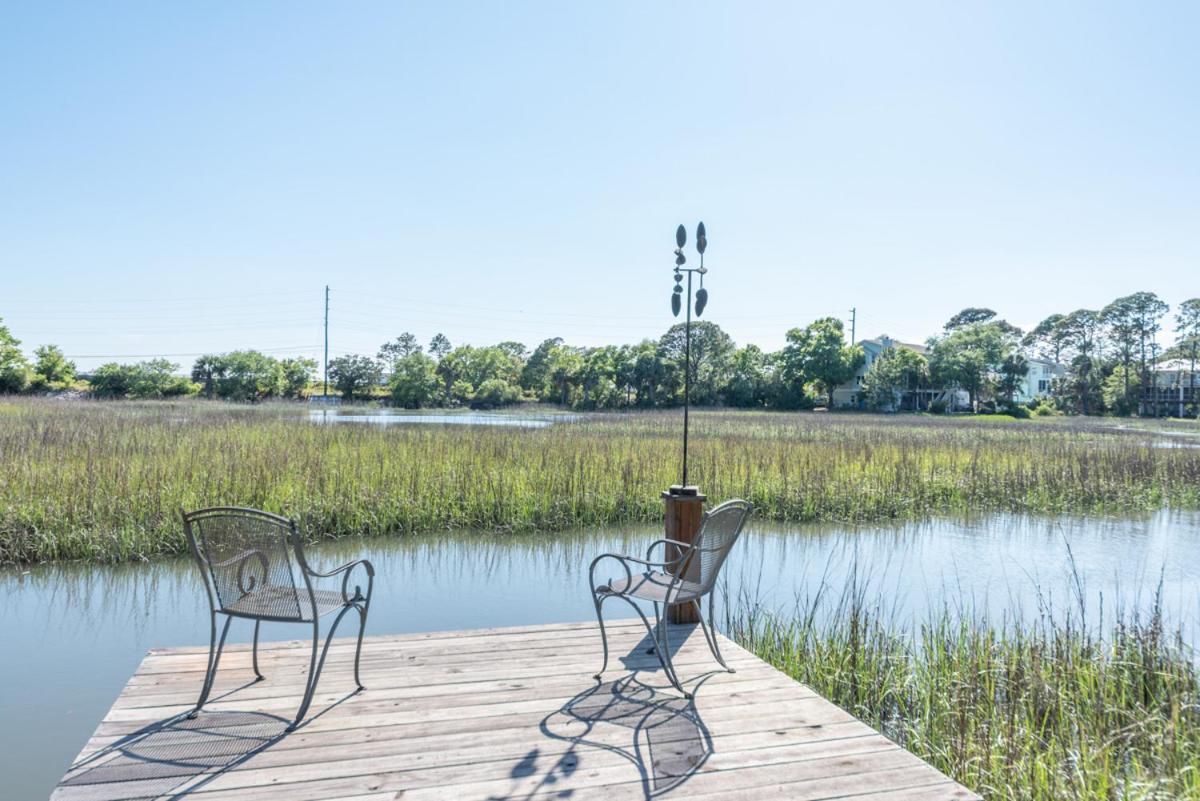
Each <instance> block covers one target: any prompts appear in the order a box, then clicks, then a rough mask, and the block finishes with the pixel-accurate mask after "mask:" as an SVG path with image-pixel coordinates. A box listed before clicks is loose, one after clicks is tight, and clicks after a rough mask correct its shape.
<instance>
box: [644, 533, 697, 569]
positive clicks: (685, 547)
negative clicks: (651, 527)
mask: <svg viewBox="0 0 1200 801" xmlns="http://www.w3.org/2000/svg"><path fill="white" fill-rule="evenodd" d="M660 545H675V546H677V547H678V548H679V551H680V553H679V556H677V557H675V558H674V559H672V560H671V563H672V564H674V563H675V562H679V561H680V560H682V559H683V558H684V557H685V556H686V555H687V552H688V551H689V550H691V548H692V547H693V543H690V542H680V541H679V540H673V539H669V538H667V537H664V538H663V539H661V540H655V541H654V542H652V543H650V545H649V546H648V547H647V548H646V558H647V559H649V558H650V554H651V552H652V551H653V550H654V549H655V548H657V547H658V546H660Z"/></svg>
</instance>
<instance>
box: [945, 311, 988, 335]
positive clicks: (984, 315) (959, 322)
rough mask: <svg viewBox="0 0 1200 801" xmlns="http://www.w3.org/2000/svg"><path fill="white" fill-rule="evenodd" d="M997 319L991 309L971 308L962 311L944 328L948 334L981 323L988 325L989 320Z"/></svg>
mask: <svg viewBox="0 0 1200 801" xmlns="http://www.w3.org/2000/svg"><path fill="white" fill-rule="evenodd" d="M995 317H996V313H995V312H994V311H992V310H991V309H984V308H977V307H975V306H969V307H967V308H965V309H963V310H962V311H960V312H959V313H958V314H956V315H954V316H953V317H951V318H950V319H949V320H948V321H947V322H946V325H945V327H944V328H943V330H944V331H947V332H949V331H957V330H958V329H960V328H966V327H968V326H973V325H978V324H980V323H986V322H988V321H989V320H993V319H995Z"/></svg>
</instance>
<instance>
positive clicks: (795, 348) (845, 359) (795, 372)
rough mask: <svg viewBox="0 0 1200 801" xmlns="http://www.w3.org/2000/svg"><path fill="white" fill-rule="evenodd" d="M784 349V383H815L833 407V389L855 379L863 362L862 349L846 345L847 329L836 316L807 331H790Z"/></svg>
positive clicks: (807, 328) (795, 329)
mask: <svg viewBox="0 0 1200 801" xmlns="http://www.w3.org/2000/svg"><path fill="white" fill-rule="evenodd" d="M787 342H788V344H787V345H786V346H785V347H784V349H783V371H784V380H785V381H786V382H787V383H788V384H791V385H792V386H793V387H803V385H804V384H807V383H809V382H812V383H813V384H815V385H816V387H817V391H818V392H821V393H822V394H824V395H825V396H826V397H827V399H828V404H829V408H833V390H834V389H835V388H837V386H838V385H839V384H844V383H845V382H847V381H849V380H850V379H851V378H853V377H854V372H855V371H856V370H858V368H859V367H860V366H861V365H862V363H863V358H864V357H863V352H862V348H860V347H858V346H857V345H855V346H848V345H847V344H846V334H845V329H844V328H843V327H842V321H841V320H839V319H837V318H836V317H823V318H821V319H820V320H816V321H814V322H812V323H810V324H809V325H808V326H807V327H806V328H803V329H800V328H793V329H792V330H791V331H788V332H787Z"/></svg>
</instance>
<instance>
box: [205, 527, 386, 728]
mask: <svg viewBox="0 0 1200 801" xmlns="http://www.w3.org/2000/svg"><path fill="white" fill-rule="evenodd" d="M183 529H184V532H185V533H186V534H187V541H188V547H189V548H190V549H191V552H192V556H193V557H195V559H196V562H197V563H198V564H199V565H200V573H201V576H202V577H203V580H204V589H205V592H206V593H207V594H208V603H209V608H210V610H211V622H212V634H211V637H210V640H209V647H208V668H207V670H206V671H205V674H204V686H203V687H202V688H201V690H200V700H198V701H197V702H196V707H195V709H193V710H192V711H191V712H190V713H189V714H188V717H191V718H194V717H196V716H197V715H198V714H200V710H201V709H202V708H203V707H204V704H205V702H206V701H207V700H208V696H209V693H210V692H212V687H213V680H214V679H215V678H216V675H217V665H218V663H220V661H221V651H222V649H223V648H224V647H225V637H226V635H227V634H229V625H230V624H231V623H232V622H233V619H234V618H235V617H236V618H245V619H248V620H253V621H254V647H253V664H254V675H255V676H256V678H257V680H259V681H261V680H262V678H263V675H262V672H261V671H260V670H259V669H258V631H259V627H260V626H261V625H262V622H263V621H264V620H265V621H271V622H280V623H303V624H306V625H311V626H312V637H313V640H312V656H311V657H310V660H309V669H308V681H307V684H306V685H305V689H304V700H303V701H302V702H301V704H300V711H299V712H297V713H296V719H295V720H294V721H293V722H292V724H291V726H290V727H289V729H294V728H296V727H297V726H298V725H300V722H301V721H303V720H304V716H305V714H307V712H308V707H309V704H311V703H312V698H313V694H314V693H315V692H316V689H317V681H318V680H319V679H320V678H321V669H322V668H323V667H324V665H325V657H326V655H327V654H328V653H329V644H330V642H331V641H332V639H333V635H334V632H335V631H337V627H338V624H339V623H341V622H342V618H343V617H345V616H346V613H347V612H349V611H350V610H351V609H353V610H355V611H356V612H358V617H359V625H358V645H357V647H356V648H355V652H354V682H355V684H356V685H357V686H358V690H362V689H364V687H363V683H362V680H361V679H360V678H359V658H360V657H361V655H362V642H363V632H364V631H365V629H366V626H367V612H368V611H369V610H370V607H371V590H372V589H373V587H374V584H375V568H374V567H373V566H372V565H371V563H370V562H368V561H367V560H366V559H358V560H355V561H353V562H348V563H346V564H344V565H342V566H341V567H337V568H334V569H333V570H330V571H326V572H321V571H318V570H314V569H313V568H312V567H310V566H309V564H308V560H307V559H305V556H304V547H303V545H302V544H301V540H300V532H299V529H298V528H297V526H296V523H295V521H294V520H289V519H288V518H286V517H280V516H279V515H273V514H270V513H269V512H262V511H259V510H257V509H242V508H237V507H229V506H220V507H214V508H211V509H201V510H199V511H195V512H184V513H183ZM356 568H361V569H362V571H363V572H364V573H365V574H366V576H365V577H366V585H367V591H366V593H365V594H364V593H363V591H362V586H361V585H360V584H355V585H354V587H353V592H351V585H350V577H351V576H352V575H354V573H355V569H356ZM338 576H341V579H342V584H341V589H340V590H332V589H318V588H316V587H315V586H314V583H313V582H314V580H315V579H331V578H336V577H338ZM297 578H299V581H297ZM333 612H337V617H336V618H335V619H334V621H333V625H332V626H330V627H329V633H328V634H327V635H326V637H325V647H324V648H321V649H320V659H318V658H317V653H318V645H319V644H320V634H321V627H320V621H321V618H322V617H324V616H325V615H328V614H330V613H333ZM219 615H224V616H225V625H224V626H223V627H222V629H221V635H220V637H218V636H217V617H218V616H219Z"/></svg>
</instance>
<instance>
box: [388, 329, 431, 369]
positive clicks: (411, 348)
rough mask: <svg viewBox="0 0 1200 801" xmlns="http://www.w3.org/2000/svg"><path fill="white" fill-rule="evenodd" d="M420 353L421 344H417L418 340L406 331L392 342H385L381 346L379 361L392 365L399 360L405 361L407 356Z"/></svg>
mask: <svg viewBox="0 0 1200 801" xmlns="http://www.w3.org/2000/svg"><path fill="white" fill-rule="evenodd" d="M420 352H421V343H419V342H417V338H416V337H415V336H414V335H412V334H410V333H409V332H407V331H405V332H404V333H403V334H401V335H400V336H398V337H396V338H395V339H393V340H392V341H391V342H385V343H384V344H382V345H380V346H379V361H381V362H383V363H384V364H388V365H390V364H392V363H393V362H395V361H396V360H397V359H403V358H404V357H405V356H411V355H412V354H414V353H420Z"/></svg>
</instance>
